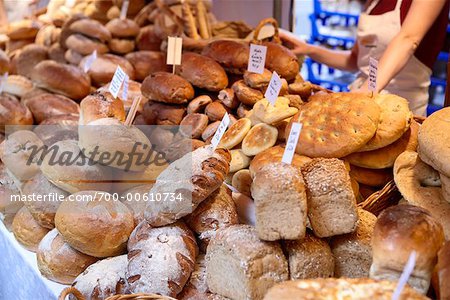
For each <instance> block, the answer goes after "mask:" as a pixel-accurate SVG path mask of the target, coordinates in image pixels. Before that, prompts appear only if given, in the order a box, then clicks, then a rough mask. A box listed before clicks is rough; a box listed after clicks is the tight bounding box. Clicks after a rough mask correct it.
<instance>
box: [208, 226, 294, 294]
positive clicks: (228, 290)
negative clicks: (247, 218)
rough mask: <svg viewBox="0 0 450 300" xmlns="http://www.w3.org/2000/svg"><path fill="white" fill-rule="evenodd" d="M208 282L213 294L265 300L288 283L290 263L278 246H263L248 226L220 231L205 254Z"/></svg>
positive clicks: (264, 243)
mask: <svg viewBox="0 0 450 300" xmlns="http://www.w3.org/2000/svg"><path fill="white" fill-rule="evenodd" d="M206 272H207V275H206V276H207V277H206V282H207V284H208V287H209V289H210V291H211V292H213V293H216V294H219V295H222V296H225V297H228V298H231V299H235V300H245V299H255V300H259V299H262V298H263V297H264V295H265V293H266V292H267V290H268V289H269V288H270V287H271V286H273V285H274V284H276V283H278V282H282V281H285V280H287V279H288V277H289V271H288V264H287V260H286V258H285V256H284V254H283V251H282V250H281V247H280V245H279V244H278V243H277V242H264V241H261V240H260V239H259V238H258V234H257V232H256V229H255V228H254V227H252V226H249V225H232V226H229V227H226V228H223V229H221V230H219V231H218V232H217V233H216V236H215V237H214V238H212V239H211V241H210V243H209V245H208V250H207V252H206Z"/></svg>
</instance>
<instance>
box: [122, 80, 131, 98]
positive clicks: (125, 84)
mask: <svg viewBox="0 0 450 300" xmlns="http://www.w3.org/2000/svg"><path fill="white" fill-rule="evenodd" d="M129 81H130V77H129V76H128V75H127V74H125V79H124V80H123V86H122V101H127V97H128V82H129Z"/></svg>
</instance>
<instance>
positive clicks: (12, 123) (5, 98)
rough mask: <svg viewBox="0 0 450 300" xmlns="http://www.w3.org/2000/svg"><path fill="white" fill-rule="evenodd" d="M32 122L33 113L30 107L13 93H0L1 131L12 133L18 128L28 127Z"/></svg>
mask: <svg viewBox="0 0 450 300" xmlns="http://www.w3.org/2000/svg"><path fill="white" fill-rule="evenodd" d="M32 124H33V115H32V114H31V112H30V110H29V109H28V107H26V106H25V105H24V104H23V103H22V102H20V101H19V100H17V98H16V97H14V96H12V95H8V94H6V93H4V94H2V95H0V132H2V133H4V132H7V133H10V132H12V131H14V130H17V129H26V128H27V127H28V125H32Z"/></svg>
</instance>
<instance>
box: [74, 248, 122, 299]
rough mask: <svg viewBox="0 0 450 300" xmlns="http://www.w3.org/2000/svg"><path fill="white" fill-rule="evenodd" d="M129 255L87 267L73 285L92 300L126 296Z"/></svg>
mask: <svg viewBox="0 0 450 300" xmlns="http://www.w3.org/2000/svg"><path fill="white" fill-rule="evenodd" d="M127 265H128V259H127V255H125V254H124V255H119V256H115V257H110V258H105V259H102V260H100V261H97V262H96V263H94V264H92V265H90V266H89V267H87V269H86V270H84V272H83V273H81V274H80V275H78V276H77V278H75V280H74V281H73V283H72V286H73V287H75V288H76V289H77V290H78V291H80V292H81V294H82V295H83V296H84V297H85V298H86V299H90V300H102V299H106V298H108V297H110V296H113V295H116V294H125V293H126V291H127V288H126V281H125V280H126V274H125V272H126V270H127Z"/></svg>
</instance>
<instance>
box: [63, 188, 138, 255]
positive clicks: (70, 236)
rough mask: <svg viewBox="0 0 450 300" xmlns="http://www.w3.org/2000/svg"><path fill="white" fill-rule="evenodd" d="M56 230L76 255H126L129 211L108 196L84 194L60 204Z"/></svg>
mask: <svg viewBox="0 0 450 300" xmlns="http://www.w3.org/2000/svg"><path fill="white" fill-rule="evenodd" d="M108 197H109V198H108ZM80 199H81V200H80ZM87 199H88V200H87ZM108 199H109V200H108ZM55 226H56V228H57V229H58V231H59V232H60V233H61V235H62V236H63V237H64V240H65V241H66V242H67V243H69V245H71V246H72V247H73V248H75V249H77V250H78V251H81V252H83V253H85V254H88V255H91V256H95V257H108V256H115V255H120V254H123V253H124V252H125V250H126V243H127V240H128V237H129V236H130V233H131V231H133V228H134V221H133V214H132V213H131V211H130V210H129V209H128V208H127V207H126V206H125V205H124V204H123V203H121V202H119V201H113V200H112V195H111V194H108V193H105V192H97V191H85V192H79V193H75V194H73V195H71V196H69V197H67V198H66V200H65V201H64V202H63V203H61V205H60V206H59V208H58V210H57V212H56V216H55Z"/></svg>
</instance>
